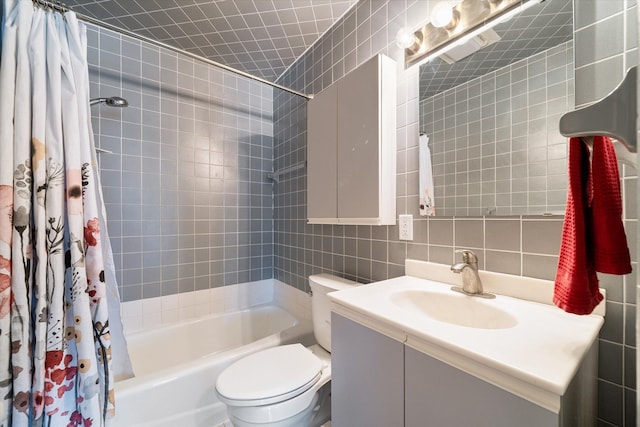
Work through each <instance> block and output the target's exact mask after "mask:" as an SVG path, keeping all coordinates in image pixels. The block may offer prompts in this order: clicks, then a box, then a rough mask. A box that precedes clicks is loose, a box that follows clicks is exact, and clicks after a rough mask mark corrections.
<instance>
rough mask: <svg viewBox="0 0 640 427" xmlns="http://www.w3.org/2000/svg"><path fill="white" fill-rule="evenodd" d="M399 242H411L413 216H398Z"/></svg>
mask: <svg viewBox="0 0 640 427" xmlns="http://www.w3.org/2000/svg"><path fill="white" fill-rule="evenodd" d="M398 222H399V225H400V236H399V238H400V240H413V215H400V216H399V221H398Z"/></svg>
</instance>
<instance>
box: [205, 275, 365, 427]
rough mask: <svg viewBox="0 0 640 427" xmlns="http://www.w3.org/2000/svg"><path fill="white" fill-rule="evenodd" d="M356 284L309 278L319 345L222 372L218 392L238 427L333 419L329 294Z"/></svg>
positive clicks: (259, 355)
mask: <svg viewBox="0 0 640 427" xmlns="http://www.w3.org/2000/svg"><path fill="white" fill-rule="evenodd" d="M356 285H358V283H356V282H352V281H350V280H347V279H343V278H340V277H337V276H332V275H330V274H318V275H313V276H309V286H310V287H311V292H312V297H311V309H312V321H313V333H314V335H315V338H316V341H317V342H318V344H314V345H312V346H310V347H304V346H303V345H302V344H290V345H282V346H277V347H271V348H268V349H266V350H262V351H258V352H256V353H253V354H251V355H249V356H246V357H244V358H242V359H240V360H238V361H236V362H234V363H233V364H231V365H230V366H229V367H227V368H226V369H225V370H224V371H222V373H221V374H220V375H219V376H218V380H217V382H216V393H217V395H218V398H219V399H220V401H221V402H223V403H224V404H225V405H227V414H228V415H229V419H230V420H231V422H232V423H233V425H234V426H235V427H248V426H269V427H286V426H305V427H307V426H314V427H315V426H320V425H322V424H324V423H325V422H327V421H328V420H329V419H330V418H331V384H330V380H331V355H330V354H329V352H330V351H331V305H330V302H329V298H327V294H328V293H329V292H333V291H338V290H342V289H348V288H351V287H353V286H356Z"/></svg>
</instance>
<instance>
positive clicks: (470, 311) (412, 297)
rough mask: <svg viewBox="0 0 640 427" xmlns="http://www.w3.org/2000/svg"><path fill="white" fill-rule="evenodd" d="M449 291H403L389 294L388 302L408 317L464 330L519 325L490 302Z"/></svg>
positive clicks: (505, 327) (506, 327)
mask: <svg viewBox="0 0 640 427" xmlns="http://www.w3.org/2000/svg"><path fill="white" fill-rule="evenodd" d="M450 292H451V294H447V293H443V292H431V291H424V290H402V291H398V292H395V293H393V294H392V295H391V302H392V303H393V304H395V305H396V306H398V307H399V308H401V309H403V310H407V311H408V312H410V313H411V314H417V315H424V316H427V317H430V318H431V319H434V320H437V321H439V322H445V323H449V324H453V325H457V326H464V327H467V328H476V329H508V328H513V327H514V326H516V325H517V324H518V321H517V319H516V318H515V317H514V316H513V315H511V314H510V313H508V312H507V311H504V310H502V309H500V308H498V307H495V306H493V305H492V304H491V302H492V300H485V299H481V298H478V297H473V296H468V295H462V294H457V293H454V292H453V291H450Z"/></svg>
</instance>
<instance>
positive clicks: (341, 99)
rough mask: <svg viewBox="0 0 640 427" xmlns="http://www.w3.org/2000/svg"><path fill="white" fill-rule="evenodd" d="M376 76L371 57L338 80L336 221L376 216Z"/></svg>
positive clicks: (375, 64) (376, 62)
mask: <svg viewBox="0 0 640 427" xmlns="http://www.w3.org/2000/svg"><path fill="white" fill-rule="evenodd" d="M379 74H380V58H379V57H374V58H372V59H370V60H369V61H367V62H365V63H364V64H362V65H361V66H359V67H358V68H357V69H355V70H353V71H352V72H350V73H349V74H347V75H346V76H344V77H343V78H342V79H340V80H339V81H338V85H337V86H338V217H339V218H377V217H379V216H380V211H379V206H380V205H379V196H380V193H379V188H380V187H379V186H380V155H379V154H380V148H379V141H378V138H379V133H380V128H379V122H380V120H379V117H380V103H379V97H380V80H379ZM394 202H395V200H394Z"/></svg>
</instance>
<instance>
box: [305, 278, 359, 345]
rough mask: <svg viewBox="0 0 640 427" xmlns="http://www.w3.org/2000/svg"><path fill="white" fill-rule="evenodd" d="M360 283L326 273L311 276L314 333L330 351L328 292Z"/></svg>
mask: <svg viewBox="0 0 640 427" xmlns="http://www.w3.org/2000/svg"><path fill="white" fill-rule="evenodd" d="M359 284H360V283H358V282H354V281H352V280H348V279H343V278H342V277H338V276H333V275H331V274H326V273H323V274H315V275H313V276H309V286H310V287H311V292H312V296H311V313H312V319H313V333H314V335H315V337H316V341H318V344H320V345H321V346H322V347H323V348H324V349H325V350H327V351H329V352H330V351H331V303H330V301H329V298H328V297H327V294H328V293H329V292H334V291H340V290H343V289H349V288H351V287H353V286H358V285H359Z"/></svg>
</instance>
